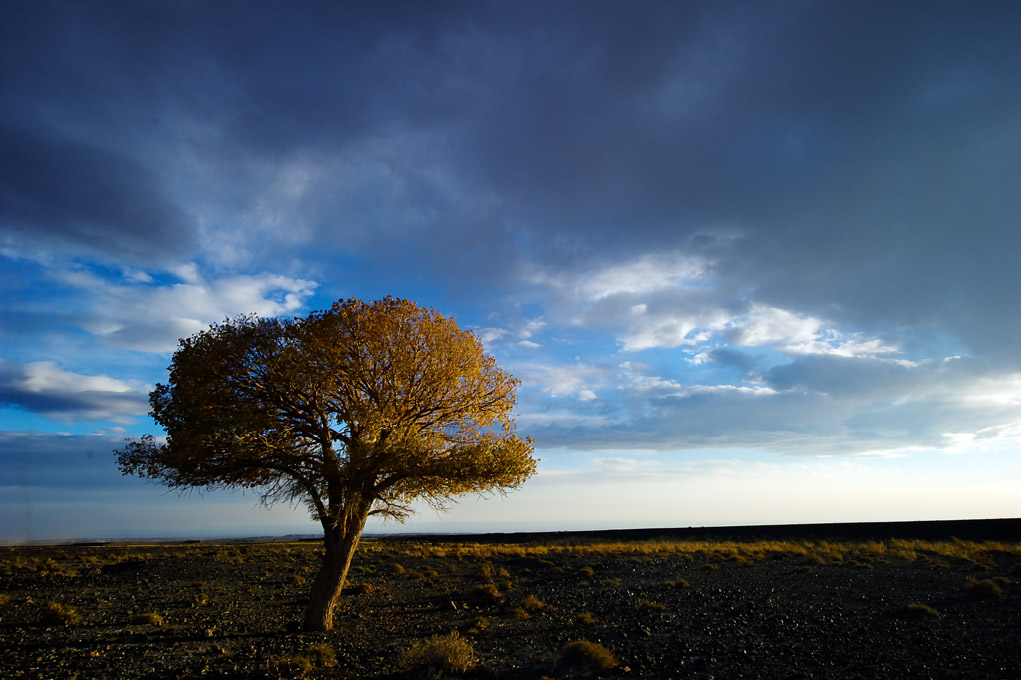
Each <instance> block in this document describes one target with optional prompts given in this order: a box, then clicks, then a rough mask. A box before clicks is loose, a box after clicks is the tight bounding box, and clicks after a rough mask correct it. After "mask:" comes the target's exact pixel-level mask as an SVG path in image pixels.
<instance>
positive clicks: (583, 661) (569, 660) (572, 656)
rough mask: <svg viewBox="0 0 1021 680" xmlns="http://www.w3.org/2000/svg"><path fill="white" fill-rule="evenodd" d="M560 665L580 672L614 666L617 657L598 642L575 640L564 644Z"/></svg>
mask: <svg viewBox="0 0 1021 680" xmlns="http://www.w3.org/2000/svg"><path fill="white" fill-rule="evenodd" d="M560 665H561V666H564V667H567V668H573V669H575V670H579V671H582V672H589V671H598V670H603V669H607V668H613V667H614V666H616V665H617V658H616V657H615V656H614V655H613V653H612V652H611V651H610V650H609V649H607V648H606V647H604V646H603V645H601V644H599V643H598V642H589V641H588V640H575V641H574V642H568V643H567V644H566V645H564V648H563V649H562V650H561V652H560Z"/></svg>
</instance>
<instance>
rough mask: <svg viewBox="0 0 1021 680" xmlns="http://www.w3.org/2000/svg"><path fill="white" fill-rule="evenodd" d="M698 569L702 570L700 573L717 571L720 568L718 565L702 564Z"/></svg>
mask: <svg viewBox="0 0 1021 680" xmlns="http://www.w3.org/2000/svg"><path fill="white" fill-rule="evenodd" d="M700 568H701V569H702V571H719V570H720V566H719V565H718V564H710V563H708V562H706V563H705V564H703V565H702V566H701V567H700Z"/></svg>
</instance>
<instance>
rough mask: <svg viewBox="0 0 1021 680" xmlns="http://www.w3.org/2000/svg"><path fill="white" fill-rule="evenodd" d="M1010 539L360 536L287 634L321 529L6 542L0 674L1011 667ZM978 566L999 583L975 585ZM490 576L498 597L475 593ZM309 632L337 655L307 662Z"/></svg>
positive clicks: (1014, 599) (835, 673) (994, 674)
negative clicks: (748, 544)
mask: <svg viewBox="0 0 1021 680" xmlns="http://www.w3.org/2000/svg"><path fill="white" fill-rule="evenodd" d="M1007 547H1008V548H1011V547H1013V549H1014V550H1015V552H1013V553H1011V552H1010V551H995V552H993V551H991V552H985V553H975V552H974V551H972V554H971V555H970V556H969V557H954V556H946V555H938V554H936V553H935V552H932V553H929V552H926V551H921V550H920V551H918V552H917V554H916V555H913V556H908V557H905V556H903V555H901V556H896V555H894V554H892V553H890V552H884V551H883V550H879V549H865V548H863V547H861V545H860V544H859V545H858V547H852V546H848V545H844V546H836V547H834V546H833V545H832V544H829V545H816V546H815V547H814V548H813V549H812V550H810V551H809V553H808V554H800V553H799V552H797V551H790V550H760V551H758V554H754V555H751V556H748V555H745V556H743V557H742V556H740V555H736V554H735V553H734V552H730V553H728V552H727V551H726V550H721V551H714V550H713V549H712V548H711V547H708V548H704V549H701V550H695V551H690V552H678V551H676V550H675V549H669V548H659V549H657V548H656V547H650V546H649V545H648V544H642V543H637V544H631V545H630V547H628V544H622V543H618V544H616V546H614V547H607V548H595V547H582V548H578V549H573V550H568V549H560V550H553V551H547V550H546V549H545V548H544V546H542V545H539V546H535V547H531V548H530V547H529V546H523V547H522V546H518V548H516V549H508V550H503V551H501V550H500V549H499V546H496V547H494V546H476V547H463V546H461V547H459V546H456V545H454V544H430V543H423V542H421V541H418V542H410V541H393V540H388V541H366V542H365V543H363V547H362V548H361V549H360V551H359V554H358V556H357V557H356V560H355V565H354V567H353V568H352V574H351V576H350V578H349V583H350V584H352V585H351V587H349V588H348V589H346V590H345V594H344V595H343V596H342V604H341V606H340V609H339V611H338V615H337V626H336V629H335V630H334V631H331V632H327V633H315V634H311V633H299V632H294V624H295V622H296V621H297V620H298V618H299V617H300V614H301V611H302V608H303V605H304V599H305V596H306V591H307V589H308V584H309V583H310V582H311V579H312V577H313V576H314V572H315V569H316V566H317V565H316V560H317V555H318V547H317V546H316V544H315V543H238V544H206V543H201V544H183V545H152V544H150V545H135V546H129V545H108V546H59V547H14V548H4V549H0V677H4V678H83V679H84V678H111V679H112V678H166V677H177V678H191V677H221V678H226V677H231V678H276V677H308V678H399V677H407V673H406V672H405V670H404V668H403V667H402V663H401V654H402V652H403V651H405V650H407V649H409V648H410V647H411V646H412V645H413V644H414V643H416V642H418V641H420V640H423V639H425V638H428V637H430V636H432V635H436V634H447V633H449V632H451V631H458V632H459V634H460V635H461V636H463V637H464V638H465V639H467V640H470V641H471V642H472V643H473V644H474V649H475V653H476V655H477V657H478V659H479V661H480V665H479V666H478V668H476V669H475V670H474V671H473V672H471V673H470V675H472V676H474V677H489V678H505V679H510V680H516V679H524V678H543V677H550V678H559V677H592V678H595V677H605V678H661V679H666V678H676V679H680V678H701V679H708V678H719V679H723V678H727V679H730V678H863V677H867V678H873V677H876V678H879V677H884V678H885V677H890V678H894V677H896V678H969V679H970V678H1021V647H1019V641H1021V585H1019V584H1018V583H1017V581H1018V580H1019V579H1021V575H1019V571H1021V569H1019V568H1018V567H1017V566H1015V565H1016V564H1017V562H1018V559H1019V556H1018V554H1017V552H1016V550H1017V548H1016V544H1014V545H1013V546H1007ZM873 548H875V546H874V545H873ZM976 580H978V581H982V580H991V581H992V583H993V584H995V585H996V586H999V588H1001V589H1002V593H1000V594H995V593H989V594H987V596H985V597H982V596H979V595H978V594H976V593H975V592H970V591H969V590H968V588H967V585H968V583H969V581H976ZM488 583H492V584H493V585H495V586H496V591H497V593H498V595H497V597H496V598H495V599H494V600H493V601H490V602H487V601H485V599H486V598H485V597H483V596H481V595H479V594H473V593H474V592H475V590H476V589H477V588H479V587H480V586H485V585H486V584H488ZM986 587H987V588H989V589H990V590H993V591H995V590H996V588H995V587H993V586H989V585H987V586H986ZM490 594H492V593H491V592H490ZM51 603H55V604H56V605H59V606H60V607H62V608H63V609H59V610H58V609H55V608H54V606H53V604H51ZM908 605H925V606H926V607H929V608H931V610H929V611H926V610H923V609H922V608H920V607H912V608H909V607H908ZM68 608H70V609H71V610H73V612H68ZM153 615H155V616H153ZM76 617H77V620H76ZM578 639H583V640H589V641H592V642H597V643H600V644H602V645H604V646H605V647H606V648H608V649H609V650H610V651H611V652H612V653H613V654H614V655H615V656H616V658H617V664H616V665H615V666H614V667H613V668H609V669H604V670H598V671H588V672H584V671H581V670H579V669H576V668H571V667H568V666H567V665H566V664H564V663H563V662H561V661H560V656H561V650H562V649H563V647H564V645H565V644H566V643H568V642H570V641H572V640H578ZM314 645H326V646H328V647H329V648H330V649H332V650H333V651H334V653H335V657H336V665H329V666H323V665H316V663H314V662H313V663H312V666H313V667H312V668H309V669H304V670H303V669H301V668H299V665H298V660H299V657H300V655H301V654H302V653H303V652H305V651H306V650H308V649H309V648H310V646H314ZM320 663H323V662H320ZM327 663H328V662H327Z"/></svg>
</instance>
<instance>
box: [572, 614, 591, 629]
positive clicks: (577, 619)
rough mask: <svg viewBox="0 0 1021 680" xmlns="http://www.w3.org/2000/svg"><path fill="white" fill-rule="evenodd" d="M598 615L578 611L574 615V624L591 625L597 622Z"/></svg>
mask: <svg viewBox="0 0 1021 680" xmlns="http://www.w3.org/2000/svg"><path fill="white" fill-rule="evenodd" d="M595 622H596V617H595V615H594V614H593V613H592V612H578V613H577V614H575V615H574V625H576V626H591V625H593V624H595Z"/></svg>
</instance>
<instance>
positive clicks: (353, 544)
mask: <svg viewBox="0 0 1021 680" xmlns="http://www.w3.org/2000/svg"><path fill="white" fill-rule="evenodd" d="M367 517H368V508H366V509H365V510H364V511H359V510H357V509H356V510H354V511H353V512H348V513H347V516H346V517H345V519H346V521H345V522H344V526H343V527H332V528H331V527H327V528H325V529H324V533H323V544H324V546H325V548H326V552H325V554H324V555H323V561H322V564H321V566H320V567H319V573H318V574H316V578H315V581H313V582H312V592H311V594H310V595H309V599H308V607H307V608H306V609H305V621H304V623H303V624H302V627H303V628H304V629H305V630H332V629H333V610H334V608H335V607H336V606H337V600H338V599H340V591H341V589H342V588H343V587H344V581H345V580H346V579H347V572H348V569H350V568H351V558H352V557H354V554H355V548H357V547H358V539H359V538H361V536H362V530H363V529H364V528H365V520H366V519H367Z"/></svg>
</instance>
